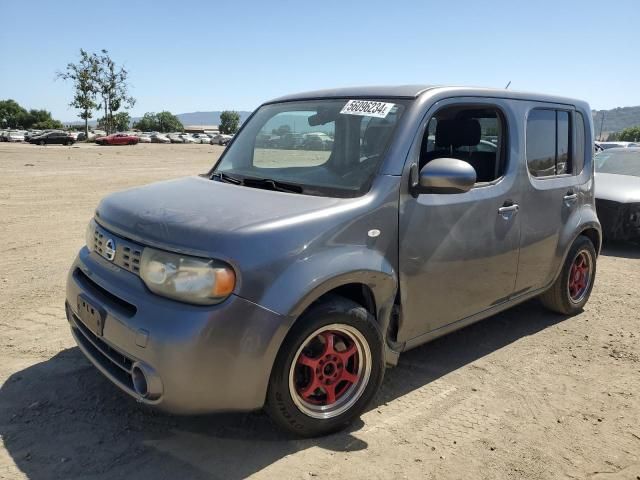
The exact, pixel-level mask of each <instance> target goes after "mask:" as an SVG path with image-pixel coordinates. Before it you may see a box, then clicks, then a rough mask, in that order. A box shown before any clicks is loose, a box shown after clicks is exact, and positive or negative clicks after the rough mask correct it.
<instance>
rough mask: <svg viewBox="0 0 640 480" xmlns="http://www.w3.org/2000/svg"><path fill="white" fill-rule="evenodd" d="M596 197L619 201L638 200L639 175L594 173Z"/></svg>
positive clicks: (639, 188) (639, 190)
mask: <svg viewBox="0 0 640 480" xmlns="http://www.w3.org/2000/svg"><path fill="white" fill-rule="evenodd" d="M595 189H596V198H597V199H599V200H610V201H613V202H619V203H636V202H640V177H634V176H632V175H616V174H613V173H596V175H595Z"/></svg>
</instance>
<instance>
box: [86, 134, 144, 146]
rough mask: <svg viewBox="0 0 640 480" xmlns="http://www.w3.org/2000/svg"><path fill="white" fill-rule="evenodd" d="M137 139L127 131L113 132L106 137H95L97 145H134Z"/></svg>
mask: <svg viewBox="0 0 640 480" xmlns="http://www.w3.org/2000/svg"><path fill="white" fill-rule="evenodd" d="M138 141H139V139H138V137H136V136H135V135H130V134H128V133H113V134H111V135H107V136H106V137H100V138H96V143H97V144H98V145H136V144H137V143H138Z"/></svg>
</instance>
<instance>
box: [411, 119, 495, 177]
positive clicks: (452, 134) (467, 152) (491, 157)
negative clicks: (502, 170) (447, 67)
mask: <svg viewBox="0 0 640 480" xmlns="http://www.w3.org/2000/svg"><path fill="white" fill-rule="evenodd" d="M460 113H461V114H462V115H460V114H459V115H458V116H456V117H455V118H442V119H437V124H436V128H435V138H434V139H433V140H430V139H429V136H428V134H427V133H425V136H424V138H423V144H422V148H421V153H420V168H422V167H423V166H424V165H426V164H427V163H428V162H430V161H431V160H433V159H435V158H443V157H448V158H457V159H459V160H464V161H465V162H468V163H469V164H470V165H471V166H472V167H473V168H474V169H475V171H476V177H477V182H490V181H492V180H495V179H496V178H498V176H499V172H498V170H499V169H498V168H497V167H498V160H499V158H498V149H497V147H496V151H495V152H489V151H479V150H478V148H477V147H478V146H479V145H480V141H481V139H482V127H481V124H480V121H479V120H478V119H477V118H466V117H465V116H464V112H460Z"/></svg>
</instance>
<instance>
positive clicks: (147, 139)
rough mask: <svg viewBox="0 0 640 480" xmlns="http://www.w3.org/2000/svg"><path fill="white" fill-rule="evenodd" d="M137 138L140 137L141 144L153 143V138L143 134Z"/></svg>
mask: <svg viewBox="0 0 640 480" xmlns="http://www.w3.org/2000/svg"><path fill="white" fill-rule="evenodd" d="M136 136H137V137H138V141H139V142H140V143H151V136H150V135H147V134H144V133H142V134H139V135H136Z"/></svg>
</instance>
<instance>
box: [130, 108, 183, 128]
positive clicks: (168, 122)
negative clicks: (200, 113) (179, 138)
mask: <svg viewBox="0 0 640 480" xmlns="http://www.w3.org/2000/svg"><path fill="white" fill-rule="evenodd" d="M133 128H135V129H138V130H142V131H157V132H182V131H183V130H184V126H183V125H182V122H180V120H179V119H178V117H176V116H175V115H173V114H172V113H171V112H167V111H163V112H160V113H154V112H147V113H145V114H144V116H143V117H142V118H141V119H140V120H138V121H137V122H136V123H135V124H134V125H133Z"/></svg>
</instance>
